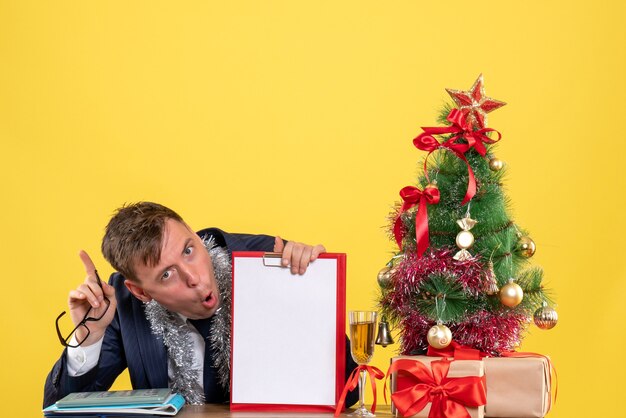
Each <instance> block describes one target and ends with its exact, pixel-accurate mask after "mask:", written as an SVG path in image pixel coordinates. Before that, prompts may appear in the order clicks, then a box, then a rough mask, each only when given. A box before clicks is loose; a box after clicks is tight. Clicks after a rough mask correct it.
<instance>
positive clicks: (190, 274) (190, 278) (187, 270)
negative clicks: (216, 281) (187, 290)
mask: <svg viewBox="0 0 626 418" xmlns="http://www.w3.org/2000/svg"><path fill="white" fill-rule="evenodd" d="M181 270H182V271H181V273H182V274H183V277H184V278H185V281H186V282H187V286H189V287H196V286H197V285H198V283H200V275H199V274H198V272H197V271H196V270H195V269H194V268H193V267H192V266H189V265H185V266H182V268H181Z"/></svg>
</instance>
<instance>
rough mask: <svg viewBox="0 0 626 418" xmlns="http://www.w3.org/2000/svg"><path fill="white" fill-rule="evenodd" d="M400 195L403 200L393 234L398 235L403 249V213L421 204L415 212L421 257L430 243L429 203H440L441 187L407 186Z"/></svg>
mask: <svg viewBox="0 0 626 418" xmlns="http://www.w3.org/2000/svg"><path fill="white" fill-rule="evenodd" d="M400 197H401V198H402V200H403V202H404V203H402V207H401V208H400V212H399V213H398V217H397V218H396V221H395V223H394V225H393V234H394V235H395V237H396V242H397V243H398V247H399V248H400V249H402V239H403V238H404V233H403V230H402V219H401V216H402V213H404V212H406V211H407V210H409V209H411V208H413V207H415V206H417V205H419V206H418V207H417V213H416V214H415V240H416V242H417V256H418V257H421V256H422V254H423V253H424V251H426V249H427V248H428V246H429V245H430V242H429V238H428V205H429V204H430V205H434V204H437V203H439V189H437V188H436V187H429V186H426V187H425V188H424V190H423V191H422V190H420V189H418V188H417V187H413V186H406V187H404V188H403V189H402V190H400Z"/></svg>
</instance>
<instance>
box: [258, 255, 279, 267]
mask: <svg viewBox="0 0 626 418" xmlns="http://www.w3.org/2000/svg"><path fill="white" fill-rule="evenodd" d="M282 258H283V253H265V254H263V265H264V266H266V267H282V266H283V265H282V263H281V260H282Z"/></svg>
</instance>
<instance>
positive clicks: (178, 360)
mask: <svg viewBox="0 0 626 418" xmlns="http://www.w3.org/2000/svg"><path fill="white" fill-rule="evenodd" d="M232 251H274V252H282V264H283V266H285V268H290V269H291V272H292V273H293V274H304V273H305V272H306V269H307V267H308V265H309V263H310V262H312V261H315V260H316V259H317V257H318V256H319V254H320V253H323V252H324V251H325V248H324V247H323V246H322V245H316V246H311V245H306V244H302V243H297V242H292V241H290V242H284V241H283V240H282V239H280V238H279V237H275V238H274V237H270V236H267V235H246V234H228V233H226V232H223V231H221V230H219V229H216V228H209V229H205V230H202V231H199V232H198V233H197V234H196V233H194V232H193V230H192V229H191V228H190V227H189V226H188V225H187V224H186V223H185V222H184V221H183V219H182V218H181V217H180V216H179V215H178V214H177V213H176V212H174V211H172V210H171V209H168V208H166V207H164V206H162V205H159V204H156V203H150V202H140V203H137V204H133V205H129V206H125V207H122V208H120V209H119V210H118V211H117V213H116V214H115V215H114V216H113V218H112V219H111V220H110V222H109V224H108V225H107V228H106V232H105V235H104V238H103V240H102V252H103V254H104V257H105V258H106V259H107V261H108V262H109V263H110V264H111V265H112V266H113V268H115V269H116V270H117V271H118V272H117V273H114V274H113V275H112V276H111V278H110V280H109V284H107V283H102V282H100V280H99V277H98V274H97V272H96V268H95V266H94V264H93V262H92V261H91V259H90V257H89V255H87V253H86V252H84V251H81V253H80V258H81V260H82V262H83V264H84V266H85V270H86V272H87V277H86V278H85V280H84V282H83V283H82V284H80V285H79V286H78V287H77V288H76V289H74V290H71V291H70V293H69V301H68V305H69V313H70V317H71V319H72V321H73V323H74V324H75V325H76V326H77V329H76V331H75V332H74V334H73V336H72V338H71V340H70V341H68V342H67V345H68V347H67V349H66V350H65V351H64V353H63V355H62V356H61V358H60V359H59V360H58V361H57V362H56V364H55V365H54V367H53V368H52V371H51V372H50V374H49V375H48V378H47V379H46V383H45V389H44V407H45V406H48V405H50V404H52V403H54V402H56V401H57V400H58V399H60V398H62V397H63V396H65V395H67V394H68V393H71V392H78V391H98V390H108V389H109V388H110V387H111V385H112V384H113V382H114V381H115V379H116V378H117V376H118V375H119V374H120V373H121V372H122V371H123V370H124V369H126V368H128V370H129V374H130V379H131V383H132V386H133V388H135V389H143V388H159V387H172V388H173V389H174V390H175V391H177V392H180V393H182V394H183V395H184V396H185V398H186V399H187V401H188V402H190V403H202V402H208V403H221V402H227V401H228V399H229V393H228V390H229V385H228V383H229V381H228V380H229V360H230V306H229V305H230V286H231V284H230V280H231V266H230V253H231V252H232ZM86 317H90V318H93V319H90V320H87V321H84V318H86ZM346 357H347V358H346V363H347V367H346V369H347V370H346V376H347V375H348V374H349V372H351V371H352V370H353V369H354V368H355V367H356V364H355V363H354V362H353V360H352V359H351V357H350V355H349V346H348V345H347V347H346ZM354 392H356V391H354ZM356 397H357V393H352V394H351V396H349V399H348V402H347V404H348V405H350V404H353V403H354V402H356Z"/></svg>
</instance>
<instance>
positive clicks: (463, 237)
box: [456, 231, 474, 250]
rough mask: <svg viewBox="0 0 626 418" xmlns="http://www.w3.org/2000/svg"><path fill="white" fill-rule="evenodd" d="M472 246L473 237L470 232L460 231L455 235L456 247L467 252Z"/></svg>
mask: <svg viewBox="0 0 626 418" xmlns="http://www.w3.org/2000/svg"><path fill="white" fill-rule="evenodd" d="M472 245H474V235H473V234H472V233H471V232H470V231H461V232H459V233H458V234H456V246H457V247H459V248H461V249H463V250H467V249H468V248H470V247H471V246H472Z"/></svg>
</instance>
